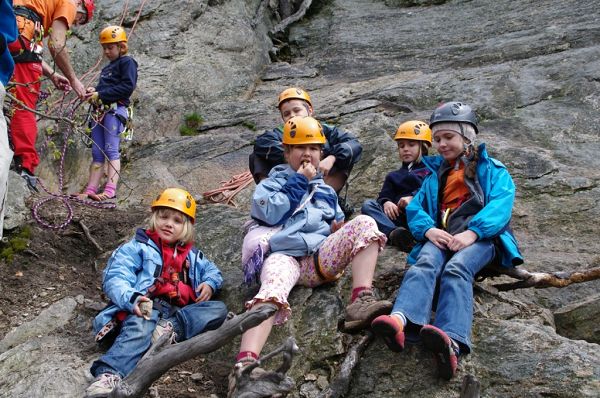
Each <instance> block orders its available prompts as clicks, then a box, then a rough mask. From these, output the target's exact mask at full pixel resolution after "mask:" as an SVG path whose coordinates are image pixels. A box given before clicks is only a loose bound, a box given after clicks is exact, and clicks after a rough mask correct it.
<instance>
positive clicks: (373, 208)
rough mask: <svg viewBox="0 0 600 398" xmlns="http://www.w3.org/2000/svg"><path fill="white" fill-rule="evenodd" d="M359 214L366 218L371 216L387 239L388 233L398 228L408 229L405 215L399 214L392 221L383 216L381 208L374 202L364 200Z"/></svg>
mask: <svg viewBox="0 0 600 398" xmlns="http://www.w3.org/2000/svg"><path fill="white" fill-rule="evenodd" d="M360 212H361V213H362V214H365V215H367V216H371V217H372V218H373V219H374V220H375V222H376V223H377V228H378V229H379V230H380V231H381V232H383V233H384V234H385V236H387V237H389V236H390V233H391V232H392V231H393V230H394V229H396V228H398V227H404V228H407V229H408V224H407V222H406V214H405V213H400V215H399V216H398V217H396V219H395V220H392V219H390V218H389V217H388V216H387V215H386V214H385V212H384V211H383V206H382V205H380V204H379V203H378V202H377V201H376V200H373V199H369V200H365V203H363V205H362V208H361V209H360Z"/></svg>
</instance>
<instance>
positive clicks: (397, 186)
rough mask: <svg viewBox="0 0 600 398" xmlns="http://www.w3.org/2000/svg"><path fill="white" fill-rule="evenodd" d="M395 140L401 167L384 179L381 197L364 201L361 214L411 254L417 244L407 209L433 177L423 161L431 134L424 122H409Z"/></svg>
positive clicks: (400, 128) (396, 244) (429, 144)
mask: <svg viewBox="0 0 600 398" xmlns="http://www.w3.org/2000/svg"><path fill="white" fill-rule="evenodd" d="M394 140H396V142H397V143H398V156H399V157H400V161H401V162H402V165H401V167H400V168H399V169H398V170H395V171H392V172H391V173H389V174H388V175H387V176H386V177H385V181H384V182H383V186H382V187H381V191H380V192H379V197H378V198H377V200H373V199H369V200H367V201H365V203H364V204H363V206H362V209H361V213H362V214H366V215H367V216H371V217H373V218H374V219H375V221H376V222H377V227H378V228H379V230H380V231H381V232H383V233H384V234H386V236H387V237H388V242H389V243H390V244H392V245H394V246H396V247H397V248H398V249H400V250H402V251H403V252H406V253H409V252H410V251H411V250H412V248H413V246H414V245H415V240H414V238H413V236H412V234H411V233H410V230H409V229H408V224H407V222H406V213H405V208H406V206H408V204H409V203H410V201H411V200H412V198H413V197H414V196H415V194H416V193H417V191H418V190H419V188H421V184H422V183H423V179H424V178H425V177H427V176H428V175H429V174H431V171H429V169H428V168H427V167H425V164H424V163H423V162H422V161H421V160H422V159H423V156H425V155H427V154H428V152H429V147H430V146H431V130H430V129H429V126H428V125H427V123H425V122H421V121H418V120H410V121H407V122H404V123H402V124H401V125H400V126H399V127H398V130H397V131H396V135H395V136H394Z"/></svg>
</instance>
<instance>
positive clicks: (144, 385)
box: [110, 304, 277, 398]
mask: <svg viewBox="0 0 600 398" xmlns="http://www.w3.org/2000/svg"><path fill="white" fill-rule="evenodd" d="M276 310H277V307H276V306H274V305H269V304H266V305H262V306H260V307H257V308H254V309H252V310H251V311H248V312H245V313H243V314H241V315H237V316H235V317H233V318H232V319H229V320H226V321H225V323H223V325H221V327H220V328H218V329H216V330H211V331H208V332H205V333H202V334H200V335H198V336H195V337H193V338H191V339H189V340H186V341H182V342H181V343H177V344H171V345H166V344H165V341H166V340H167V339H168V337H166V334H165V336H161V339H160V340H159V341H158V342H157V344H156V345H155V346H154V347H153V348H151V349H150V350H149V351H148V352H147V353H146V355H144V357H143V358H142V359H141V360H140V362H138V364H137V366H136V368H135V369H134V370H133V371H132V372H131V373H130V374H129V375H128V376H127V377H126V378H125V379H123V381H122V382H121V383H120V384H119V385H118V386H117V388H115V389H114V390H113V392H112V393H111V394H110V397H111V398H134V397H141V396H143V395H144V394H145V393H146V391H148V388H150V386H151V385H152V383H153V382H154V381H156V380H158V378H159V377H160V376H162V375H163V374H164V373H165V372H167V371H168V370H169V369H171V368H172V367H174V366H176V365H179V364H181V363H183V362H185V361H188V360H190V359H192V358H194V357H197V356H199V355H201V354H206V353H209V352H212V351H215V350H217V349H219V348H220V347H222V346H223V345H224V344H225V343H227V342H229V341H230V340H232V339H233V338H234V337H235V336H237V335H239V334H241V333H243V332H245V331H246V330H248V329H251V328H253V327H255V326H257V325H259V324H260V323H261V322H262V321H264V320H265V319H268V318H269V317H271V316H272V315H273V314H274V313H275V311H276ZM163 338H164V340H165V341H163Z"/></svg>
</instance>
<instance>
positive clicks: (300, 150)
mask: <svg viewBox="0 0 600 398" xmlns="http://www.w3.org/2000/svg"><path fill="white" fill-rule="evenodd" d="M287 148H288V149H287V150H286V157H287V162H288V164H289V165H290V167H291V168H292V169H294V170H296V171H298V169H299V168H300V166H301V165H302V163H303V162H310V163H311V164H312V165H313V166H315V168H317V167H319V162H320V161H321V145H319V144H305V145H288V146H287Z"/></svg>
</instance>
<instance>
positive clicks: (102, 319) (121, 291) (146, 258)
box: [93, 229, 223, 333]
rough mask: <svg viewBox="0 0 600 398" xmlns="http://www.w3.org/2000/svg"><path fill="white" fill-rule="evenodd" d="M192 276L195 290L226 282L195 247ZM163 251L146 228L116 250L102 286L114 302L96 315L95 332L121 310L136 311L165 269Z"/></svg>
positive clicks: (214, 286) (104, 274) (193, 250)
mask: <svg viewBox="0 0 600 398" xmlns="http://www.w3.org/2000/svg"><path fill="white" fill-rule="evenodd" d="M187 260H189V263H190V269H189V277H190V281H191V284H192V287H193V288H194V290H196V288H197V287H198V286H200V284H201V283H204V282H206V283H207V284H208V285H209V286H210V287H211V288H212V290H213V293H216V292H217V291H218V290H219V289H220V288H221V285H222V284H223V277H222V276H221V271H220V270H219V269H218V268H217V266H216V265H215V264H213V263H212V262H211V261H209V260H207V259H206V258H205V257H204V254H203V253H202V252H201V251H200V250H198V249H196V248H192V250H190V251H189V253H188V255H187ZM162 266H163V260H162V253H161V251H160V249H159V248H158V246H157V245H156V243H154V241H153V240H152V239H150V237H148V235H147V234H146V232H145V231H144V230H143V229H138V230H137V231H136V234H135V238H133V239H132V240H131V241H129V242H127V243H125V244H123V245H121V246H120V247H119V248H118V249H117V250H115V251H114V252H113V254H112V255H111V257H110V259H109V260H108V265H107V266H106V268H105V269H104V273H103V281H102V290H103V291H104V292H105V293H106V295H107V296H108V298H109V299H110V301H111V303H110V304H109V305H108V306H107V307H106V308H104V309H103V310H102V311H100V313H99V314H98V315H97V316H96V318H94V324H93V327H94V333H98V332H99V331H100V329H102V327H103V326H104V325H106V324H107V323H108V322H109V321H111V320H112V319H113V317H114V316H115V314H116V313H117V312H119V311H127V312H128V313H133V306H134V305H135V302H136V300H137V298H138V297H139V296H141V295H145V294H146V293H147V292H148V288H149V287H150V286H152V285H153V284H154V281H155V280H156V278H158V277H159V276H160V274H161V272H162Z"/></svg>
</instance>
